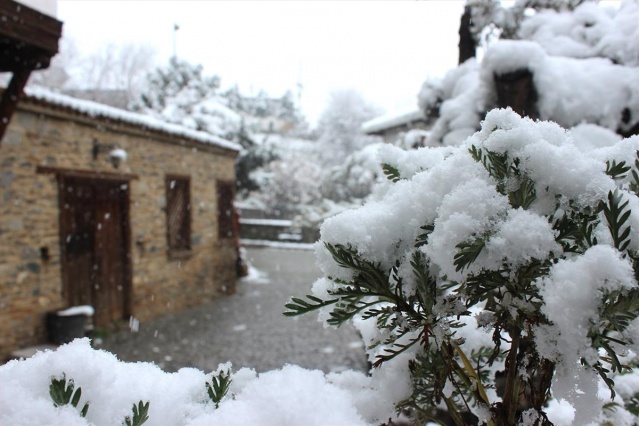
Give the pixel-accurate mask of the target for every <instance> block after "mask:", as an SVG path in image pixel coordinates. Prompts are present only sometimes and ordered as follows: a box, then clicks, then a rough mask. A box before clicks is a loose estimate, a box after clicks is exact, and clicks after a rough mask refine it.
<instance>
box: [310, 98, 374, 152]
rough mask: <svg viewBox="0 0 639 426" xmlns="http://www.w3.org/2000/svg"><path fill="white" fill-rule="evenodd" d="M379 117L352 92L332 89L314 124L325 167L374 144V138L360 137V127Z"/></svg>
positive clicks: (370, 106) (363, 100)
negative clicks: (316, 122)
mask: <svg viewBox="0 0 639 426" xmlns="http://www.w3.org/2000/svg"><path fill="white" fill-rule="evenodd" d="M379 114H380V111H379V110H378V109H377V108H376V107H374V106H373V105H371V104H370V103H369V102H367V101H366V100H365V99H364V98H363V97H362V95H361V94H360V93H359V92H358V91H356V90H353V89H342V90H335V91H333V92H331V93H330V95H329V100H328V103H327V105H326V107H325V109H324V111H323V112H322V115H321V116H320V118H319V121H318V124H317V134H318V144H319V145H321V146H322V147H323V148H322V152H323V157H324V158H323V159H324V161H325V163H326V164H327V165H336V164H340V163H342V162H343V160H344V158H345V157H346V156H348V155H349V154H352V153H353V152H355V151H356V150H358V149H361V148H363V147H364V146H365V145H367V144H369V143H373V142H377V140H378V139H377V138H374V137H370V136H366V135H363V134H362V133H361V128H362V124H363V123H364V122H365V121H368V120H370V119H371V118H373V117H376V116H378V115H379Z"/></svg>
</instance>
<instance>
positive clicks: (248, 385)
mask: <svg viewBox="0 0 639 426" xmlns="http://www.w3.org/2000/svg"><path fill="white" fill-rule="evenodd" d="M230 367H231V366H230V365H228V364H223V365H220V367H219V368H218V371H223V370H227V369H229V368H230ZM63 374H65V376H66V378H67V379H73V381H74V384H75V386H76V388H78V387H81V388H82V399H81V400H80V404H79V406H80V407H81V406H83V405H84V403H85V402H89V411H88V414H87V417H86V419H83V418H82V417H80V415H79V410H77V409H75V408H73V407H59V408H57V407H55V406H54V405H53V402H52V401H51V398H50V396H49V384H50V380H51V378H60V377H62V375H63ZM344 374H345V377H344V378H342V376H341V375H340V374H338V373H333V374H331V375H330V377H328V376H325V375H324V373H322V372H321V371H317V370H304V369H302V368H300V367H297V366H285V367H284V368H282V369H281V370H275V371H269V372H267V373H263V374H260V375H257V374H256V373H255V371H254V370H251V369H246V368H243V369H241V370H239V371H237V372H235V373H234V374H233V381H232V383H231V388H230V391H229V394H228V395H227V398H226V399H225V400H223V401H222V403H221V404H220V407H219V408H218V409H215V404H213V403H212V402H211V401H209V399H208V395H207V390H206V387H205V383H206V382H207V381H209V382H210V380H211V373H209V374H207V373H205V372H202V371H199V370H196V369H193V368H182V369H180V370H179V371H178V372H176V373H166V372H164V371H162V370H161V369H160V368H159V367H158V366H156V365H154V364H151V363H125V362H121V361H118V360H117V359H116V357H115V356H114V355H112V354H110V353H108V352H105V351H101V350H94V349H92V348H91V346H90V344H89V340H88V339H78V340H75V341H74V342H72V343H69V344H67V345H63V346H61V347H60V348H58V349H57V350H56V351H46V352H39V353H37V354H36V355H35V356H34V357H33V358H30V359H28V360H22V361H10V362H9V363H7V364H6V365H3V366H0V382H2V386H0V406H1V407H2V410H1V411H0V423H1V424H16V425H18V424H20V425H27V424H33V425H43V424H64V425H70V426H84V425H89V424H94V425H105V426H106V425H113V424H120V423H122V422H123V421H124V418H125V417H126V416H131V415H132V412H131V409H132V406H133V404H134V403H135V404H137V403H138V402H139V401H143V402H146V401H149V402H150V408H149V420H148V421H147V422H146V423H145V424H146V425H149V426H153V425H158V426H164V425H172V426H180V425H189V426H197V425H207V426H213V425H225V426H227V425H248V424H265V423H268V424H281V425H284V424H303V425H326V424H331V425H344V426H346V425H349V426H350V425H367V424H369V423H368V422H367V421H366V420H365V417H367V416H368V417H374V416H376V414H374V412H376V410H379V407H367V406H366V404H364V403H363V401H364V400H365V398H362V396H361V395H362V394H364V395H365V394H366V393H367V392H370V393H375V392H373V391H372V390H371V388H370V387H369V386H367V383H366V381H367V380H368V379H367V378H366V376H365V375H363V374H361V373H353V372H347V373H344ZM349 378H350V379H352V378H356V379H357V380H358V383H359V384H360V385H361V386H358V387H355V388H351V389H349V388H348V387H349V385H350V383H352V382H350V380H348V379H349ZM356 401H359V402H358V403H356ZM390 405H391V408H392V404H390ZM359 410H361V411H359ZM380 415H383V416H386V418H388V417H390V416H392V411H391V412H390V413H383V414H380Z"/></svg>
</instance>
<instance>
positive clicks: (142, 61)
mask: <svg viewBox="0 0 639 426" xmlns="http://www.w3.org/2000/svg"><path fill="white" fill-rule="evenodd" d="M154 56H155V51H154V49H153V48H152V47H150V46H148V45H138V44H131V43H128V44H121V45H116V44H109V45H106V46H104V47H103V48H102V49H100V50H97V51H94V52H92V53H91V54H89V55H81V54H80V52H79V51H78V48H77V46H76V43H75V41H74V40H73V39H72V38H70V37H66V36H65V37H63V38H62V39H61V42H60V53H58V55H56V56H55V57H54V58H53V60H52V62H51V66H50V67H49V68H48V69H47V70H44V71H37V72H34V73H32V77H31V79H30V80H29V84H31V85H37V86H42V87H46V88H48V89H51V90H56V91H62V92H65V93H69V94H71V95H74V96H78V97H82V98H85V99H90V100H94V101H98V102H105V103H109V102H111V103H113V101H116V102H115V106H119V107H122V108H126V107H127V106H128V104H129V103H130V102H131V101H132V100H134V99H136V98H137V97H139V95H140V93H141V92H142V90H143V88H144V84H145V81H146V75H147V74H148V73H149V72H150V71H151V69H153V67H154V66H155V63H154Z"/></svg>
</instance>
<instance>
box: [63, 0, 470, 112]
mask: <svg viewBox="0 0 639 426" xmlns="http://www.w3.org/2000/svg"><path fill="white" fill-rule="evenodd" d="M462 9H463V1H462V0H438V1H433V0H429V1H420V2H416V1H410V2H409V1H357V2H350V1H330V2H329V1H320V2H314V1H295V2H294V1H286V2H272V1H258V2H252V1H233V2H227V1H202V0H200V1H168V0H162V1H150V0H145V1H132V0H127V1H123V0H119V1H116V0H107V1H97V0H91V1H79V0H58V11H57V14H58V19H60V20H61V21H63V22H64V28H65V34H68V35H70V36H71V37H72V38H74V39H75V41H76V44H77V46H78V48H79V49H80V52H82V53H90V52H91V51H92V50H95V49H100V48H101V46H104V45H105V44H108V43H115V44H119V43H125V42H136V43H141V44H148V45H151V46H152V47H153V48H154V49H155V50H156V51H157V60H158V62H159V63H160V64H164V63H166V61H168V58H169V57H170V56H171V55H172V54H173V25H174V23H177V24H178V25H179V27H180V29H179V30H178V31H177V33H176V36H177V37H176V40H177V43H176V46H177V55H178V57H180V58H181V59H185V60H187V61H189V62H192V63H199V64H202V65H203V67H204V73H205V74H207V75H211V74H217V75H219V76H220V78H221V80H222V86H223V87H228V86H231V85H233V84H238V85H239V87H240V89H241V90H242V91H243V92H245V93H253V94H256V93H257V91H258V90H259V89H264V90H265V91H266V92H267V93H268V94H269V95H271V96H281V95H282V94H283V93H284V92H285V91H286V90H287V89H290V90H293V91H294V92H295V91H296V86H297V82H298V79H300V78H301V82H302V84H303V91H302V97H301V106H302V110H303V112H304V114H305V115H306V116H307V117H308V118H309V120H311V121H312V122H313V121H315V120H316V119H317V117H318V116H319V114H320V113H321V111H322V109H323V108H324V105H325V102H326V99H327V94H328V92H329V91H330V90H331V89H336V88H347V87H353V88H355V89H357V90H359V91H360V92H361V93H362V94H363V95H364V97H365V98H366V99H367V100H369V101H371V102H372V103H374V104H375V105H377V106H380V107H382V108H383V109H385V110H386V111H387V112H393V111H396V110H398V109H405V108H407V107H410V106H414V105H416V96H417V92H418V91H419V88H420V86H421V84H422V83H423V81H424V80H425V79H426V78H427V77H434V76H443V74H444V73H445V72H446V71H447V70H448V69H450V68H452V67H454V66H455V65H456V63H457V55H458V51H457V41H458V40H457V31H458V28H459V18H460V16H461V13H462Z"/></svg>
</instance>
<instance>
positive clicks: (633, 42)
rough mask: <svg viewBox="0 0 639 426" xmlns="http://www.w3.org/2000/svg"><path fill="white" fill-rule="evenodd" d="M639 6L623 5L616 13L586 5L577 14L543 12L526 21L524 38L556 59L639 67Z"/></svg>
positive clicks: (630, 3)
mask: <svg viewBox="0 0 639 426" xmlns="http://www.w3.org/2000/svg"><path fill="white" fill-rule="evenodd" d="M637 22H639V5H637V3H636V2H630V1H627V2H623V3H622V4H621V6H620V7H619V8H618V9H617V10H615V9H613V8H605V7H600V6H599V5H597V4H595V3H594V2H584V3H583V4H582V5H580V6H579V7H577V8H576V9H575V11H574V12H572V13H571V12H568V11H562V12H557V11H554V10H542V11H540V12H539V13H536V14H535V15H533V16H531V17H529V18H528V19H526V20H525V21H524V22H523V23H522V25H521V28H520V30H519V36H520V37H521V38H524V39H527V40H532V41H534V42H536V43H538V44H539V45H540V46H542V47H543V48H544V50H545V51H547V52H548V53H549V54H551V55H553V56H567V57H572V58H591V57H595V56H601V57H606V58H609V59H611V60H613V61H614V62H616V63H620V64H625V65H630V66H637V65H639V52H637V49H636V48H633V46H637V45H639V27H638V26H637Z"/></svg>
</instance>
